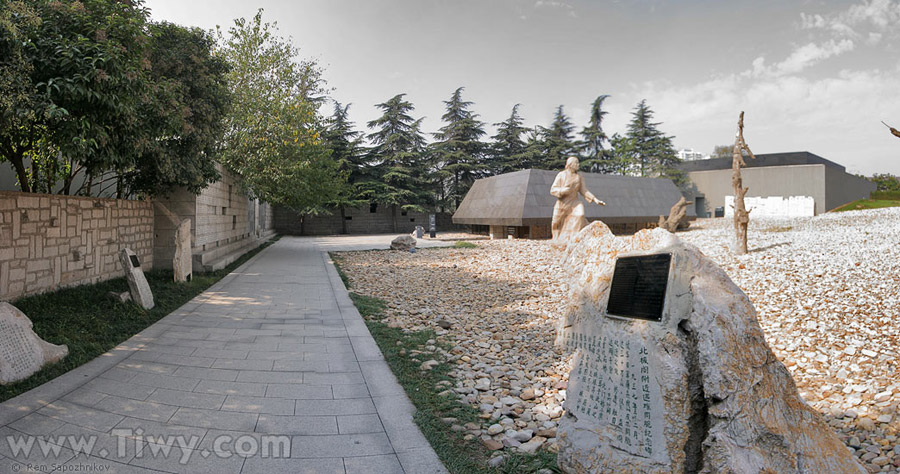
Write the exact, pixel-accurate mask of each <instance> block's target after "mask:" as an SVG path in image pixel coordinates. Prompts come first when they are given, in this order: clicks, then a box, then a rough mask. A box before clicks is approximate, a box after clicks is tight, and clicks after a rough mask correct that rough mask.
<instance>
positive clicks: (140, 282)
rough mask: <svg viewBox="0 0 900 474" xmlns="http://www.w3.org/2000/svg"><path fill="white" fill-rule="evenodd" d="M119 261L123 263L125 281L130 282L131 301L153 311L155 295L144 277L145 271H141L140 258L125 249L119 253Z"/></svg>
mask: <svg viewBox="0 0 900 474" xmlns="http://www.w3.org/2000/svg"><path fill="white" fill-rule="evenodd" d="M119 260H120V261H121V262H122V268H124V269H125V279H126V280H128V289H129V290H131V299H132V300H133V301H134V302H135V303H137V304H139V305H141V307H142V308H144V309H153V306H155V305H154V303H153V293H152V292H151V291H150V285H149V284H148V283H147V278H145V277H144V271H143V270H141V262H140V260H139V259H138V256H137V255H135V253H134V252H132V251H131V249H129V248H124V249H122V251H121V252H119Z"/></svg>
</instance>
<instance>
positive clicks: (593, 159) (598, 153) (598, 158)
mask: <svg viewBox="0 0 900 474" xmlns="http://www.w3.org/2000/svg"><path fill="white" fill-rule="evenodd" d="M608 97H609V95H607V94H604V95H601V96H599V97H597V98H596V99H594V103H593V104H591V118H590V122H589V123H588V126H587V127H584V128H583V129H582V130H581V137H582V141H581V143H580V147H581V156H582V160H581V169H583V170H585V171H590V172H592V173H609V172H610V170H609V168H610V163H609V154H608V153H607V151H606V146H605V143H606V142H607V141H608V140H609V139H608V137H607V136H606V132H604V131H603V118H604V117H606V115H607V114H608V113H609V112H607V111H605V110H603V101H605V100H606V99H607V98H608Z"/></svg>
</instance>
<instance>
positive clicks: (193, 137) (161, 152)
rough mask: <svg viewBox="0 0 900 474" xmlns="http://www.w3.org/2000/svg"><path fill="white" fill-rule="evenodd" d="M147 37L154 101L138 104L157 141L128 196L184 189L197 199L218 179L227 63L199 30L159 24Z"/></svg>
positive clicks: (128, 177)
mask: <svg viewBox="0 0 900 474" xmlns="http://www.w3.org/2000/svg"><path fill="white" fill-rule="evenodd" d="M149 32H150V39H151V52H150V63H151V65H152V68H151V69H150V73H149V75H150V78H151V80H152V81H153V83H154V85H155V86H154V88H153V94H154V97H153V100H148V101H146V102H145V103H143V104H142V111H141V116H142V118H143V123H144V126H145V127H147V128H150V129H151V130H150V132H151V134H152V135H155V136H156V137H157V138H156V139H154V140H149V141H148V143H147V146H146V147H144V150H143V153H141V154H140V155H139V156H138V159H137V162H136V163H135V167H134V169H132V170H131V171H129V172H127V173H126V174H125V175H124V176H123V178H124V181H125V183H124V184H125V186H126V187H127V188H128V189H129V191H130V192H131V193H141V194H147V195H161V194H165V193H167V192H168V191H170V190H171V189H172V188H174V187H182V188H185V189H187V190H188V191H190V192H192V193H195V194H196V193H199V192H200V190H201V189H203V188H204V187H206V186H207V185H208V184H209V183H211V182H214V181H216V180H217V179H218V178H219V174H218V172H217V171H216V168H215V161H214V160H215V159H216V158H217V157H218V155H219V151H220V150H219V145H220V143H221V141H222V137H223V135H224V131H225V116H226V113H227V112H228V105H229V103H230V95H229V91H228V86H227V84H226V82H225V81H226V79H225V75H226V73H227V72H228V63H227V62H225V60H224V59H223V58H221V57H217V56H213V54H212V52H213V50H214V48H215V39H214V38H213V37H212V35H210V34H208V33H206V32H204V31H203V30H200V29H199V28H185V27H182V26H179V25H175V24H172V23H165V22H163V23H158V24H153V25H150V28H149ZM118 194H119V195H120V197H121V195H122V192H121V187H120V192H119V193H118Z"/></svg>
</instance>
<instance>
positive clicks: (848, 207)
mask: <svg viewBox="0 0 900 474" xmlns="http://www.w3.org/2000/svg"><path fill="white" fill-rule="evenodd" d="M882 207H900V201H891V200H885V199H860V200H859V201H853V202H851V203H848V204H844V205H843V206H841V207H838V208H835V209H832V211H831V212H843V211H857V210H861V209H880V208H882Z"/></svg>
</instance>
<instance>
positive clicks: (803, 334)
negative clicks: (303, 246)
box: [343, 208, 900, 472]
mask: <svg viewBox="0 0 900 474" xmlns="http://www.w3.org/2000/svg"><path fill="white" fill-rule="evenodd" d="M678 235H679V237H681V238H682V239H683V240H685V241H687V242H690V243H692V244H694V245H697V246H698V247H699V248H700V249H701V250H702V251H703V252H704V253H706V254H707V255H708V256H710V257H711V258H713V260H715V261H716V262H717V263H719V264H720V265H721V266H722V267H723V268H724V269H725V270H726V271H727V272H728V274H729V276H730V277H731V278H732V279H733V280H734V281H735V283H737V285H738V286H739V287H741V288H742V289H743V290H744V291H745V292H746V293H747V295H748V296H749V297H750V299H751V300H752V301H753V303H754V305H755V306H756V309H757V311H758V313H759V320H760V323H761V325H762V327H763V329H764V330H765V331H766V337H767V340H768V342H769V344H770V345H771V346H772V349H773V351H774V352H775V354H776V355H777V356H778V358H779V359H780V360H781V361H782V362H784V364H785V365H786V366H787V367H788V369H789V370H790V371H791V373H792V374H793V377H794V380H795V381H796V382H797V387H798V388H799V390H800V392H801V394H802V395H803V397H804V398H805V399H806V400H807V401H808V402H809V403H810V404H811V405H812V406H813V407H815V408H816V409H817V410H819V411H820V412H821V413H822V414H823V415H824V416H825V418H826V419H827V420H828V421H829V423H830V424H831V425H832V426H833V427H834V428H835V429H836V431H838V432H839V433H840V435H841V437H842V439H844V440H845V441H846V442H847V444H848V446H849V447H851V448H852V449H855V450H856V453H857V455H858V456H859V457H860V459H862V460H863V461H864V462H865V463H866V466H867V468H869V470H870V471H871V472H900V470H898V467H900V443H898V440H897V434H898V430H900V413H898V408H900V378H898V377H897V376H896V374H897V370H898V364H900V357H898V350H900V208H888V209H877V210H868V211H850V212H844V213H835V214H826V215H823V216H817V217H813V218H797V219H765V220H763V219H756V220H752V221H751V224H750V236H749V245H750V249H751V251H750V253H749V254H748V255H744V256H740V257H736V256H733V255H732V254H731V252H730V251H729V249H728V247H727V245H728V241H729V238H730V237H731V235H733V230H732V227H731V222H730V220H726V219H705V220H700V221H697V222H695V223H694V225H692V227H691V229H690V230H688V231H686V232H680V233H679V234H678ZM477 245H478V246H479V247H478V248H475V249H443V250H428V251H420V252H418V253H415V254H408V253H401V252H352V253H345V254H343V255H344V260H343V268H344V269H345V270H346V272H347V274H348V275H349V277H350V280H351V283H352V285H353V288H354V290H355V291H357V292H359V293H362V294H366V295H370V296H375V297H378V298H382V299H384V300H385V301H387V302H388V310H387V314H388V322H389V324H391V325H393V326H399V327H403V328H407V329H423V328H429V329H434V330H436V332H437V333H438V335H439V338H440V339H441V340H443V341H446V342H448V343H450V344H451V345H453V346H454V347H453V349H452V350H451V351H450V352H449V353H448V354H444V357H446V358H448V359H449V360H451V361H452V362H454V363H455V364H456V366H457V369H456V372H455V374H454V376H455V377H456V378H457V386H456V387H454V388H453V390H455V392H456V393H458V394H459V396H460V398H461V399H462V400H463V401H464V402H466V403H470V404H472V405H475V406H477V407H478V408H479V409H480V410H481V411H482V413H483V418H485V423H484V426H482V427H474V426H467V427H456V426H454V427H453V428H454V429H460V430H463V429H464V430H465V431H467V432H468V433H467V434H468V436H470V437H480V438H481V439H482V441H483V442H484V443H485V445H487V446H489V447H491V448H497V449H501V448H500V447H501V446H505V447H506V448H515V449H519V450H525V451H529V450H534V449H537V448H539V447H543V448H544V449H550V450H553V449H555V446H556V443H555V435H556V433H555V429H556V423H557V421H558V419H559V416H560V415H561V414H562V407H561V403H562V401H563V400H564V399H565V387H566V381H567V376H566V374H567V372H568V370H569V367H570V363H571V360H570V359H571V358H570V357H569V356H568V355H567V354H565V353H563V352H562V351H561V350H560V349H557V348H555V347H554V346H553V339H554V335H555V321H556V317H557V315H559V314H561V313H562V308H564V307H565V295H566V287H567V285H566V278H565V276H564V273H563V271H562V268H561V267H560V265H559V262H558V259H559V256H558V253H557V252H555V251H554V250H553V249H552V248H551V247H550V245H549V242H547V241H524V240H518V241H506V240H497V241H479V242H477ZM398 289H399V290H398ZM442 319H443V320H446V321H448V322H450V323H451V324H452V326H451V327H450V329H449V330H444V329H440V328H439V327H438V326H437V322H438V321H440V320H442ZM429 349H430V348H429ZM426 352H427V351H426ZM438 352H440V350H438Z"/></svg>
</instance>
